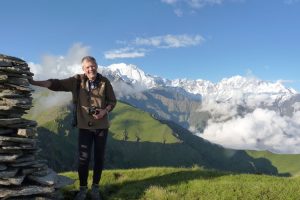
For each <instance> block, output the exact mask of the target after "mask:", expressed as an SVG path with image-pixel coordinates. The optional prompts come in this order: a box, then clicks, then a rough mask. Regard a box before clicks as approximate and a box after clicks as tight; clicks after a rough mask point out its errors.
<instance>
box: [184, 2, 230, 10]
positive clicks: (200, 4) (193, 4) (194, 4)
mask: <svg viewBox="0 0 300 200" xmlns="http://www.w3.org/2000/svg"><path fill="white" fill-rule="evenodd" d="M223 1H224V0H187V3H188V5H189V6H190V7H191V8H195V9H198V8H202V7H204V6H207V5H220V4H222V3H223Z"/></svg>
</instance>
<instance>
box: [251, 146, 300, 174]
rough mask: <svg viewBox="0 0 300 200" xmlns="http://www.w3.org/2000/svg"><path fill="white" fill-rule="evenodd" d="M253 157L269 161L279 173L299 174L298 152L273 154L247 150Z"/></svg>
mask: <svg viewBox="0 0 300 200" xmlns="http://www.w3.org/2000/svg"><path fill="white" fill-rule="evenodd" d="M247 153H248V154H249V155H250V156H252V157H253V158H266V159H268V160H270V161H271V163H272V165H274V166H275V167H276V168H277V170H278V172H279V173H282V174H285V173H289V174H290V175H292V176H299V175H300V165H299V162H300V154H275V153H271V152H268V151H247Z"/></svg>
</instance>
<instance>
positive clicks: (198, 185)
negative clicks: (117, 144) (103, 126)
mask: <svg viewBox="0 0 300 200" xmlns="http://www.w3.org/2000/svg"><path fill="white" fill-rule="evenodd" d="M90 174H91V173H90ZM63 175H66V176H68V177H71V178H74V179H77V174H76V173H73V172H68V173H64V174H63ZM89 184H91V176H90V177H89ZM299 184H300V178H299V177H298V178H282V177H275V176H266V175H249V174H233V173H224V172H217V171H208V170H202V169H199V168H197V167H194V168H145V169H130V170H105V171H104V172H103V175H102V180H101V187H100V191H101V193H102V195H103V196H104V199H106V200H118V199H131V200H133V199H144V200H146V199H149V200H150V199H153V200H167V199H186V200H196V199H201V200H219V199H222V200H232V199H243V200H253V199H264V200H274V199H276V200H286V199H294V200H296V199H300V187H299ZM77 189H78V181H76V182H75V183H74V184H73V185H71V186H68V187H66V188H64V194H65V199H67V200H68V199H73V197H74V195H75V191H76V190H77Z"/></svg>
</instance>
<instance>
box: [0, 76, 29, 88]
mask: <svg viewBox="0 0 300 200" xmlns="http://www.w3.org/2000/svg"><path fill="white" fill-rule="evenodd" d="M0 80H1V78H0ZM7 81H8V83H12V84H15V85H20V86H29V81H28V79H26V78H13V77H10V78H9V79H8V80H7Z"/></svg>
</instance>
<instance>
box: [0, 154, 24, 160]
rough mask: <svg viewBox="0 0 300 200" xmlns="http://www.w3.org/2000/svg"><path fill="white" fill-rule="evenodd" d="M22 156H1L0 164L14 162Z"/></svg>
mask: <svg viewBox="0 0 300 200" xmlns="http://www.w3.org/2000/svg"><path fill="white" fill-rule="evenodd" d="M20 156H21V154H0V162H12V161H15V160H17V158H18V157H20Z"/></svg>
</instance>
